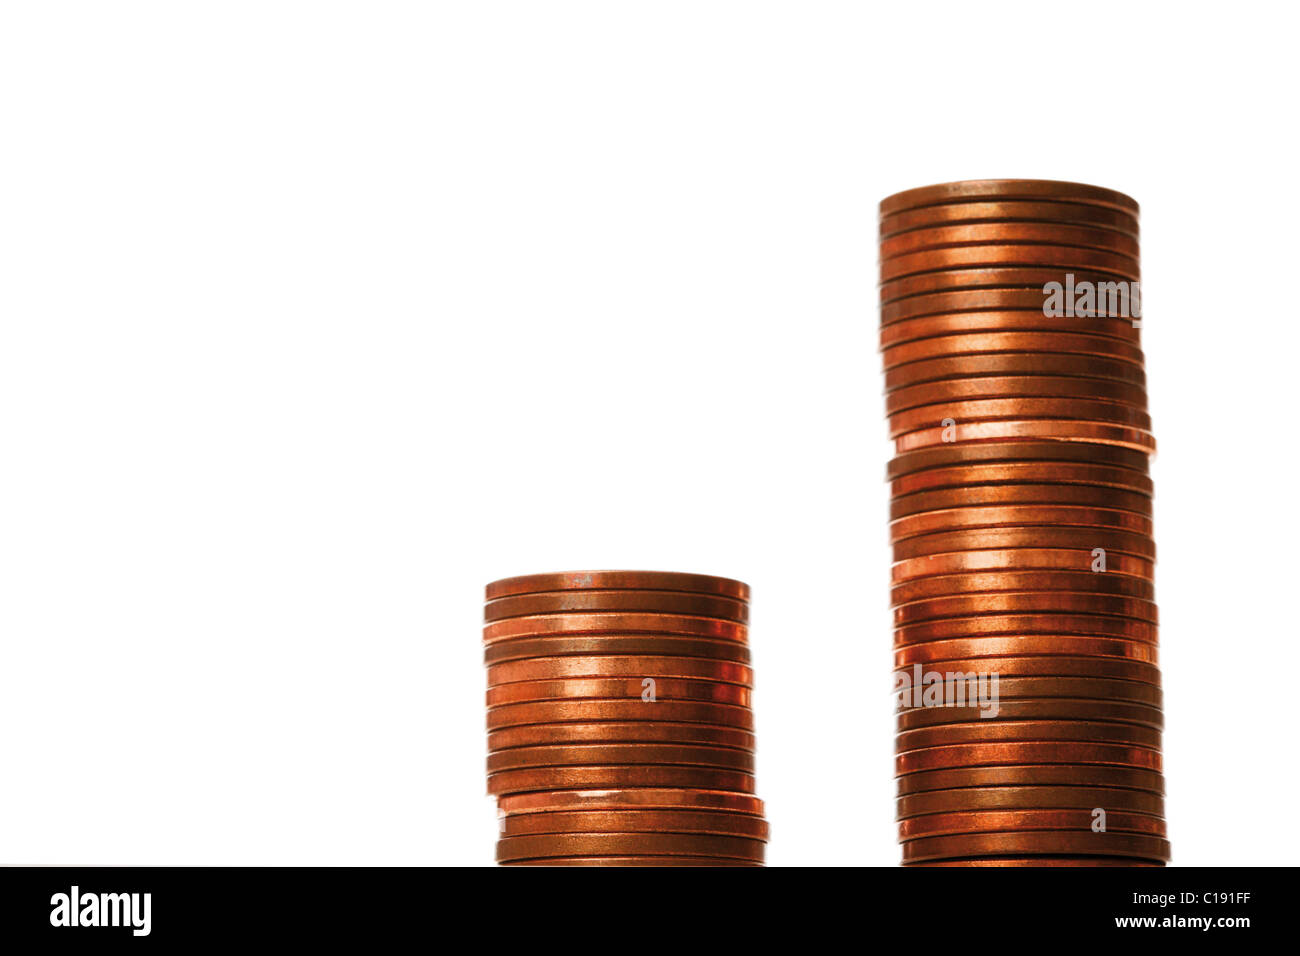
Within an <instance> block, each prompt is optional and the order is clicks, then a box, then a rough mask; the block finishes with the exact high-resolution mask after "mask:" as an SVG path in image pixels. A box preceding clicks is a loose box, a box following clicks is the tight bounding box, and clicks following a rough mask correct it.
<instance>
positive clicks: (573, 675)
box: [483, 571, 767, 866]
mask: <svg viewBox="0 0 1300 956" xmlns="http://www.w3.org/2000/svg"><path fill="white" fill-rule="evenodd" d="M484 620H485V622H486V623H485V625H484V627H483V640H484V642H485V645H486V649H485V661H486V663H487V671H488V692H487V705H488V714H487V727H488V761H487V770H488V778H487V779H488V792H489V793H490V794H492V795H494V796H496V797H497V801H498V807H499V810H500V817H501V835H500V840H499V841H498V843H497V860H498V862H500V863H503V864H512V865H541V866H561V865H563V866H759V865H762V862H763V853H764V848H765V845H766V841H767V823H766V821H765V820H764V819H763V804H762V801H760V800H759V799H758V798H757V797H756V796H754V733H753V731H754V717H753V712H752V711H751V710H750V693H751V688H752V686H753V673H752V671H751V670H750V658H749V647H748V643H747V642H748V626H747V625H748V620H749V587H748V586H747V585H745V584H742V583H741V582H739V581H732V580H729V579H727V578H716V577H709V576H706V575H699V574H675V573H668V572H656V571H580V572H569V573H559V574H535V575H528V576H526V577H516V578H506V579H504V580H501V581H496V582H494V583H492V584H489V585H488V586H487V605H486V608H485V611H484Z"/></svg>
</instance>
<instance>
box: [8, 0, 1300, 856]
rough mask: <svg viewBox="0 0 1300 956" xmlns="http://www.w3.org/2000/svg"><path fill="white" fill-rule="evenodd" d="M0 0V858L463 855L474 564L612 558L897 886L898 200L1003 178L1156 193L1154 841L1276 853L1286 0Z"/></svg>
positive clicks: (1297, 216) (1290, 724) (1296, 209)
mask: <svg viewBox="0 0 1300 956" xmlns="http://www.w3.org/2000/svg"><path fill="white" fill-rule="evenodd" d="M3 9H4V12H3V14H0V138H2V139H0V321H2V326H0V328H2V332H0V336H2V337H0V452H2V454H3V460H2V462H0V464H2V469H0V482H3V486H4V487H3V494H2V496H0V767H2V768H3V773H4V785H3V787H0V820H3V821H4V824H3V838H2V839H0V862H27V863H124V864H125V863H154V864H164V863H208V864H216V863H231V864H233V863H411V864H427V863H454V864H490V863H491V860H492V853H493V840H494V835H495V834H494V831H495V811H494V809H493V806H492V802H491V801H490V800H489V798H487V797H486V796H485V795H484V768H483V761H484V749H485V747H484V732H483V690H484V674H483V670H482V652H481V645H480V619H481V602H482V588H483V585H484V584H485V583H486V582H487V581H489V580H492V579H494V578H498V577H502V576H505V575H511V574H519V573H529V572H537V571H553V570H565V569H575V568H623V567H630V568H656V569H672V570H682V571H698V572H704V573H714V574H722V575H727V576H732V577H738V578H741V579H743V580H745V581H748V582H749V583H750V584H751V585H752V586H753V588H754V604H753V621H754V623H753V627H752V632H751V640H752V645H753V652H754V658H755V663H756V667H757V676H758V690H757V694H756V707H757V716H758V724H759V726H758V732H759V778H758V781H759V789H760V795H761V796H762V797H764V798H765V799H766V801H767V805H768V814H769V818H770V820H771V823H772V828H773V841H772V843H771V847H770V862H771V863H773V864H778V865H779V864H879V865H892V864H894V863H895V862H896V861H897V859H898V849H897V846H896V844H895V830H894V822H893V807H892V796H893V781H892V779H891V774H892V740H891V738H892V731H893V722H892V717H891V701H890V699H889V671H890V663H891V655H890V630H889V613H888V603H887V602H888V591H887V580H888V562H889V551H888V547H887V544H886V487H885V484H884V480H883V475H884V466H885V461H886V460H887V458H888V457H889V454H890V450H889V447H888V443H887V441H886V438H885V429H884V423H883V414H884V411H883V403H882V400H881V398H880V390H881V374H880V370H879V361H878V356H877V353H876V321H877V315H876V310H875V290H874V285H875V281H876V275H875V268H876V262H875V256H876V252H875V246H874V242H875V228H876V203H877V202H878V201H879V200H880V199H881V198H882V197H883V196H885V195H887V194H889V193H891V192H894V191H897V190H900V189H904V188H908V187H912V186H918V185H925V184H929V183H932V182H941V181H947V180H953V179H964V178H978V177H999V176H1013V177H1014V176H1027V177H1040V178H1057V179H1071V180H1081V181H1084V182H1091V183H1096V184H1099V185H1104V186H1109V187H1112V188H1116V189H1120V190H1123V191H1126V192H1128V193H1130V194H1131V195H1133V196H1135V197H1136V198H1137V199H1138V200H1139V201H1140V202H1141V203H1142V211H1143V217H1142V230H1143V237H1142V252H1143V270H1144V274H1143V279H1144V282H1143V284H1144V286H1145V289H1144V293H1145V294H1144V308H1145V316H1146V319H1145V323H1144V326H1145V327H1144V336H1145V343H1144V344H1145V348H1146V352H1147V362H1148V374H1149V385H1150V395H1151V405H1152V414H1153V417H1154V419H1155V423H1156V431H1157V435H1158V439H1159V442H1160V454H1159V457H1158V459H1157V460H1156V463H1155V465H1154V473H1155V478H1156V482H1157V497H1156V502H1157V522H1158V530H1157V536H1158V541H1159V546H1160V555H1161V560H1160V567H1159V575H1158V586H1159V598H1160V610H1161V615H1162V625H1163V626H1162V635H1163V668H1164V673H1165V679H1166V695H1167V696H1166V701H1167V724H1168V732H1167V736H1166V760H1167V763H1166V766H1167V776H1168V790H1169V803H1168V806H1169V828H1170V834H1171V837H1172V840H1173V846H1174V853H1175V862H1176V863H1182V864H1227V863H1290V862H1294V859H1295V855H1296V850H1297V838H1296V836H1295V831H1294V828H1293V827H1291V826H1289V825H1283V826H1280V827H1279V826H1277V825H1276V821H1277V819H1278V818H1277V816H1276V813H1275V812H1274V811H1276V810H1277V809H1278V807H1282V806H1285V801H1286V799H1287V798H1288V795H1293V794H1294V793H1296V791H1297V781H1296V771H1295V767H1294V757H1295V727H1296V721H1295V713H1296V712H1295V705H1294V699H1295V698H1294V693H1293V688H1292V687H1291V686H1290V677H1291V676H1292V675H1293V674H1295V673H1296V670H1297V664H1298V663H1300V660H1298V645H1297V643H1296V642H1297V639H1298V638H1300V635H1298V634H1297V632H1296V631H1297V629H1296V624H1295V617H1294V614H1293V613H1292V611H1291V601H1292V597H1293V594H1294V591H1295V587H1296V584H1295V561H1296V550H1295V545H1294V542H1295V541H1296V540H1297V532H1298V530H1300V529H1297V527H1296V498H1295V490H1296V479H1295V469H1296V440H1297V439H1296V433H1295V432H1296V426H1295V421H1294V418H1295V414H1296V401H1295V383H1296V378H1297V371H1296V347H1297V345H1298V344H1300V331H1298V329H1300V326H1298V325H1297V322H1298V321H1300V316H1297V315H1296V308H1295V305H1294V300H1295V296H1294V292H1293V289H1292V286H1293V285H1294V276H1295V271H1294V270H1295V267H1296V263H1297V249H1296V242H1295V235H1296V223H1297V221H1300V191H1298V190H1297V188H1296V184H1295V180H1294V171H1295V145H1296V144H1295V138H1294V137H1295V115H1294V105H1295V104H1294V96H1295V92H1296V65H1295V64H1296V61H1295V57H1294V50H1293V49H1292V44H1293V40H1294V36H1295V24H1294V23H1292V22H1284V21H1285V20H1286V19H1287V17H1286V15H1285V14H1283V13H1281V12H1280V10H1281V5H1279V6H1278V7H1277V8H1276V9H1275V8H1272V7H1264V6H1258V7H1257V6H1253V5H1250V4H1244V3H1238V4H1234V5H1232V6H1231V7H1230V8H1223V7H1217V8H1214V10H1215V12H1209V9H1208V8H1203V9H1198V8H1197V7H1195V6H1193V5H1183V6H1180V7H1179V8H1178V10H1177V13H1176V15H1171V9H1170V8H1169V7H1168V6H1166V5H1155V4H1152V5H1148V6H1143V5H1138V4H1133V3H1120V4H1105V3H1089V4H1086V5H1083V6H1079V7H1076V8H1070V7H1068V6H1066V5H1052V6H1050V7H1049V6H1048V5H1045V4H1039V3H1026V4H987V3H985V4H939V5H936V4H927V5H923V4H869V3H859V4H838V3H816V4H807V3H804V4H796V3H783V4H773V3H734V4H731V3H699V2H691V3H672V2H664V0H658V2H654V3H637V4H628V3H608V2H593V3H548V4H537V3H518V4H510V3H458V4H442V5H437V4H399V3H378V4H374V3H372V4H362V3H301V4H296V3H235V2H224V3H187V4H174V3H117V4H96V3H85V4H75V3H43V4H25V5H20V4H12V5H6V6H5V7H4V8H3ZM1278 801H1282V802H1281V803H1279V802H1278Z"/></svg>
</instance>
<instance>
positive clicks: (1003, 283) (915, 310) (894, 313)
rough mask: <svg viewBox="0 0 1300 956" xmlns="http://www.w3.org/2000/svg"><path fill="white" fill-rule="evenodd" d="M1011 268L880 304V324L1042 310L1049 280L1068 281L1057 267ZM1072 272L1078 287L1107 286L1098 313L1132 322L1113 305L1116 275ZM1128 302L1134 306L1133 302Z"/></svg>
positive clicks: (920, 291) (922, 290)
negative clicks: (986, 278) (988, 278)
mask: <svg viewBox="0 0 1300 956" xmlns="http://www.w3.org/2000/svg"><path fill="white" fill-rule="evenodd" d="M1010 271H1013V270H1003V271H1002V272H1001V273H1000V274H999V275H997V276H995V277H994V281H991V282H979V283H976V284H974V285H972V286H971V287H969V288H959V289H943V290H939V291H931V290H925V289H919V290H917V291H915V292H914V293H913V294H912V295H908V296H906V297H904V298H899V299H895V300H894V301H892V302H885V303H883V304H882V305H881V306H880V324H881V326H882V327H884V326H888V325H893V324H894V323H895V322H904V321H907V320H908V319H918V318H923V317H925V316H927V315H943V314H956V313H960V312H988V311H1003V310H1024V311H1029V310H1032V311H1034V312H1039V313H1042V312H1043V311H1044V306H1046V305H1048V304H1050V303H1049V302H1048V296H1049V295H1050V293H1051V292H1052V291H1054V290H1055V287H1054V286H1051V285H1049V283H1053V282H1055V283H1059V284H1060V285H1061V286H1064V285H1065V284H1066V282H1067V281H1068V280H1067V278H1066V275H1065V273H1064V272H1062V271H1061V270H1058V269H1048V270H1041V271H1038V272H1035V274H1034V276H1033V277H1032V278H1031V277H1028V276H1026V275H1024V273H1025V272H1026V271H1027V270H1014V273H1015V274H1014V275H1007V273H1008V272H1010ZM1070 274H1071V275H1073V276H1074V284H1075V287H1076V288H1078V287H1079V286H1080V284H1081V283H1084V282H1087V283H1089V284H1091V286H1092V288H1093V289H1094V290H1096V289H1097V288H1099V287H1101V288H1106V289H1107V292H1108V294H1107V295H1106V296H1103V297H1101V298H1100V300H1099V301H1097V302H1096V303H1094V304H1095V305H1096V306H1097V309H1096V312H1097V315H1098V316H1103V317H1107V318H1116V317H1120V318H1126V319H1127V321H1128V323H1129V324H1130V325H1132V319H1131V318H1127V317H1125V316H1122V315H1121V314H1120V313H1121V309H1116V310H1114V311H1111V309H1110V304H1111V303H1110V296H1109V287H1108V286H1107V285H1106V283H1109V282H1114V281H1115V276H1113V275H1108V274H1106V273H1104V272H1089V271H1087V270H1083V271H1075V272H1071V273H1070ZM923 279H924V277H919V278H918V279H917V280H916V284H917V285H921V284H922V283H923ZM908 281H910V280H908ZM1062 291H1064V289H1062ZM1130 291H1131V290H1130ZM1116 305H1117V306H1121V307H1122V306H1123V301H1122V300H1120V301H1119V302H1117V303H1116ZM1129 306H1130V309H1131V307H1132V303H1131V302H1130V303H1129Z"/></svg>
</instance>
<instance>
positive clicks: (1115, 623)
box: [894, 613, 1159, 648]
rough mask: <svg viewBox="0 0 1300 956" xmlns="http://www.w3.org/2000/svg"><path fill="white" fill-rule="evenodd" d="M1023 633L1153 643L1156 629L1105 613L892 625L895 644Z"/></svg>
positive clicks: (997, 616)
mask: <svg viewBox="0 0 1300 956" xmlns="http://www.w3.org/2000/svg"><path fill="white" fill-rule="evenodd" d="M1003 634H1006V635H1025V634H1085V635H1090V636H1093V637H1117V638H1121V639H1123V640H1126V641H1145V642H1146V643H1148V644H1155V643H1156V642H1157V641H1158V640H1159V630H1158V628H1157V626H1156V625H1155V624H1152V623H1151V622H1150V621H1139V620H1137V619H1135V618H1123V617H1110V616H1107V615H1104V614H1052V613H1028V614H980V615H972V616H971V617H954V618H947V619H945V620H937V621H922V622H918V623H916V624H905V625H902V626H901V627H897V628H895V629H894V647H895V648H899V647H903V646H904V645H907V644H921V643H924V642H926V641H940V640H953V639H955V638H962V637H991V636H995V635H1003Z"/></svg>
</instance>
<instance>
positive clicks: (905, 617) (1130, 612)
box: [894, 591, 1157, 627]
mask: <svg viewBox="0 0 1300 956" xmlns="http://www.w3.org/2000/svg"><path fill="white" fill-rule="evenodd" d="M1028 613H1051V614H1055V613H1067V614H1069V613H1079V614H1109V615H1113V616H1115V617H1132V618H1138V619H1139V620H1143V621H1150V622H1152V623H1153V624H1154V623H1156V620H1157V611H1156V606H1155V604H1154V603H1153V602H1151V601H1143V600H1141V599H1139V598H1128V597H1120V596H1117V595H1113V594H1085V593H1082V592H1079V591H1000V592H995V593H992V594H965V595H953V596H950V597H936V598H928V599H927V600H924V601H914V602H912V603H911V604H904V605H902V606H900V607H896V608H894V624H895V625H897V626H900V627H901V626H903V625H905V624H914V623H917V622H919V621H930V620H933V619H935V618H953V617H968V616H970V615H972V614H1028Z"/></svg>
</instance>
